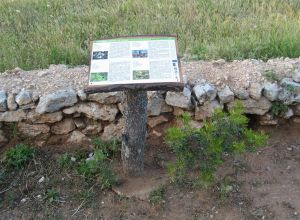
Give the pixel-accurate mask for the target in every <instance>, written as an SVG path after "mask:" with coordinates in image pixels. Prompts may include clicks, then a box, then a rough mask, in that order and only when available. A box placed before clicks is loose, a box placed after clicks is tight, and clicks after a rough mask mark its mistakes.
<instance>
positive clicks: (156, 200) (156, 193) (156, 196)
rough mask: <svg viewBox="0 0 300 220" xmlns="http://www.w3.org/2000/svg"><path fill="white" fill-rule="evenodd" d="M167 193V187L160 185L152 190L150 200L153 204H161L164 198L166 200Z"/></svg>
mask: <svg viewBox="0 0 300 220" xmlns="http://www.w3.org/2000/svg"><path fill="white" fill-rule="evenodd" d="M165 193H166V189H165V187H164V186H160V187H159V188H158V189H155V190H153V191H152V192H150V195H149V202H150V203H151V204H152V205H158V204H161V203H162V202H163V200H164V197H165Z"/></svg>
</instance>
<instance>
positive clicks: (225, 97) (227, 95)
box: [218, 86, 234, 104]
mask: <svg viewBox="0 0 300 220" xmlns="http://www.w3.org/2000/svg"><path fill="white" fill-rule="evenodd" d="M218 97H219V99H220V102H221V104H225V103H228V102H232V101H233V100H234V93H233V92H232V91H231V90H230V88H229V87H228V86H225V88H224V89H222V90H221V91H220V92H218Z"/></svg>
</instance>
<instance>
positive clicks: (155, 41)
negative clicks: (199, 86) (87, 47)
mask: <svg viewBox="0 0 300 220" xmlns="http://www.w3.org/2000/svg"><path fill="white" fill-rule="evenodd" d="M168 82H170V83H173V82H175V83H176V82H181V77H180V68H179V62H178V58H177V46H176V37H172V36H149V37H145V36H143V37H123V38H114V39H104V40H96V41H94V42H93V45H92V53H91V64H90V77H89V85H90V86H97V85H99V86H101V85H112V84H138V83H168Z"/></svg>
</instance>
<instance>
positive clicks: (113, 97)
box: [87, 92, 122, 104]
mask: <svg viewBox="0 0 300 220" xmlns="http://www.w3.org/2000/svg"><path fill="white" fill-rule="evenodd" d="M87 99H88V100H89V101H95V102H99V103H101V104H115V103H118V102H121V101H122V93H121V92H103V93H95V94H90V95H88V98H87Z"/></svg>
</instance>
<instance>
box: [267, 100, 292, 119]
mask: <svg viewBox="0 0 300 220" xmlns="http://www.w3.org/2000/svg"><path fill="white" fill-rule="evenodd" d="M287 110H288V107H287V105H285V104H284V103H282V102H278V101H276V102H273V103H272V107H271V115H272V116H273V117H278V116H283V115H284V113H286V112H287Z"/></svg>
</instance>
